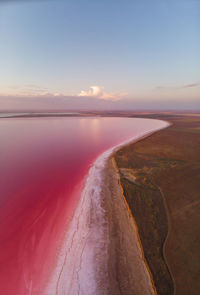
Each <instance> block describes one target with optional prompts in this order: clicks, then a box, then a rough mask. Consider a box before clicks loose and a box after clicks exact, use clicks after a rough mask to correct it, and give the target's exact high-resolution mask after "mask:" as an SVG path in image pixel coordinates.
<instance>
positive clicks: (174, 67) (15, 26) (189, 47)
mask: <svg viewBox="0 0 200 295" xmlns="http://www.w3.org/2000/svg"><path fill="white" fill-rule="evenodd" d="M199 31H200V0H101V1H100V0H43V1H39V0H35V1H34V0H28V1H18V0H12V1H11V0H7V1H4V0H0V110H4V109H11V108H17V109H20V108H22V109H23V108H26V109H28V108H30V109H32V108H36V109H37V108H40V107H41V108H52V109H54V108H55V109H56V108H58V109H62V108H63V109H67V108H70V109H73V108H85V109H87V108H90V107H91V108H93V109H94V108H97V109H98V108H104V107H105V108H116V109H120V108H121V109H126V108H133V109H134V108H135V109H137V108H142V109H145V108H147V109H148V108H152V109H154V108H164V109H179V108H180V109H196V108H199V109H200V34H199Z"/></svg>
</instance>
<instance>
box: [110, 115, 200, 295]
mask: <svg viewBox="0 0 200 295" xmlns="http://www.w3.org/2000/svg"><path fill="white" fill-rule="evenodd" d="M134 117H135V115H134ZM138 117H142V116H141V114H138ZM143 117H148V118H151V117H152V118H158V119H163V120H167V121H170V122H171V123H172V125H171V126H170V127H168V128H167V129H164V130H161V131H159V132H157V133H155V134H153V135H151V136H149V137H147V138H145V139H143V140H141V141H139V142H137V143H134V144H130V145H128V146H126V147H124V148H122V149H120V150H119V151H118V152H117V153H116V155H115V160H116V163H117V166H118V168H119V173H120V181H121V184H122V187H123V191H124V195H125V197H126V200H127V202H128V204H129V207H130V209H131V212H132V214H133V216H134V218H135V220H136V224H137V226H138V231H139V235H140V239H141V242H142V246H143V250H144V255H145V258H146V261H147V263H148V265H149V268H150V270H151V273H152V276H153V279H154V282H155V286H156V289H157V292H158V294H159V295H164V294H166V295H170V294H173V293H174V294H177V295H189V294H190V295H199V294H200V280H199V276H200V226H199V224H200V116H196V115H192V114H187V115H186V116H185V115H184V114H179V115H175V114H169V113H166V114H144V115H143Z"/></svg>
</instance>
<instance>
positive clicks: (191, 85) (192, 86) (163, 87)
mask: <svg viewBox="0 0 200 295" xmlns="http://www.w3.org/2000/svg"><path fill="white" fill-rule="evenodd" d="M199 86H200V82H196V83H190V84H185V85H181V86H157V87H156V88H155V89H161V90H162V89H169V90H170V89H173V90H174V89H177V90H178V89H185V88H195V87H199Z"/></svg>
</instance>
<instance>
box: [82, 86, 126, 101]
mask: <svg viewBox="0 0 200 295" xmlns="http://www.w3.org/2000/svg"><path fill="white" fill-rule="evenodd" d="M126 95H127V94H126V93H108V92H105V91H104V87H102V86H90V88H89V90H86V91H85V90H82V91H81V92H80V93H78V96H85V97H95V98H99V99H105V100H107V99H108V100H113V101H114V100H119V99H122V98H125V97H126Z"/></svg>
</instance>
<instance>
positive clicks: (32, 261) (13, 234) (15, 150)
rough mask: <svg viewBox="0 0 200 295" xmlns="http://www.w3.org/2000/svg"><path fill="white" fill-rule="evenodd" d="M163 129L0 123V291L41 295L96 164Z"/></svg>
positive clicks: (60, 121)
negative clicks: (115, 150)
mask: <svg viewBox="0 0 200 295" xmlns="http://www.w3.org/2000/svg"><path fill="white" fill-rule="evenodd" d="M162 124H163V122H160V121H156V120H147V119H125V118H81V117H80V118H77V117H76V118H72V117H71V118H26V119H25V118H18V119H14V118H12V119H11V118H10V119H1V120H0V139H1V146H0V294H2V295H14V294H15V295H26V294H32V295H37V294H43V292H42V290H43V288H44V286H45V285H46V283H47V282H48V279H49V277H50V276H51V272H52V271H53V269H54V268H55V266H56V261H57V257H58V255H59V249H60V247H61V245H62V240H63V238H64V233H65V232H66V230H67V227H68V225H69V222H70V220H71V218H72V216H73V213H74V210H75V208H76V206H77V202H78V201H79V199H80V196H81V190H82V188H83V186H84V180H85V177H86V175H87V173H88V170H89V168H90V166H91V165H92V163H93V162H94V160H95V159H96V158H97V156H98V155H99V154H101V153H102V152H104V151H105V150H107V149H108V148H110V147H112V146H114V145H117V144H120V143H121V142H123V141H125V140H127V139H130V138H133V137H137V136H138V135H143V134H144V133H145V132H147V131H150V130H152V129H156V128H160V127H162ZM163 126H164V125H163ZM43 295H45V294H43Z"/></svg>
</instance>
